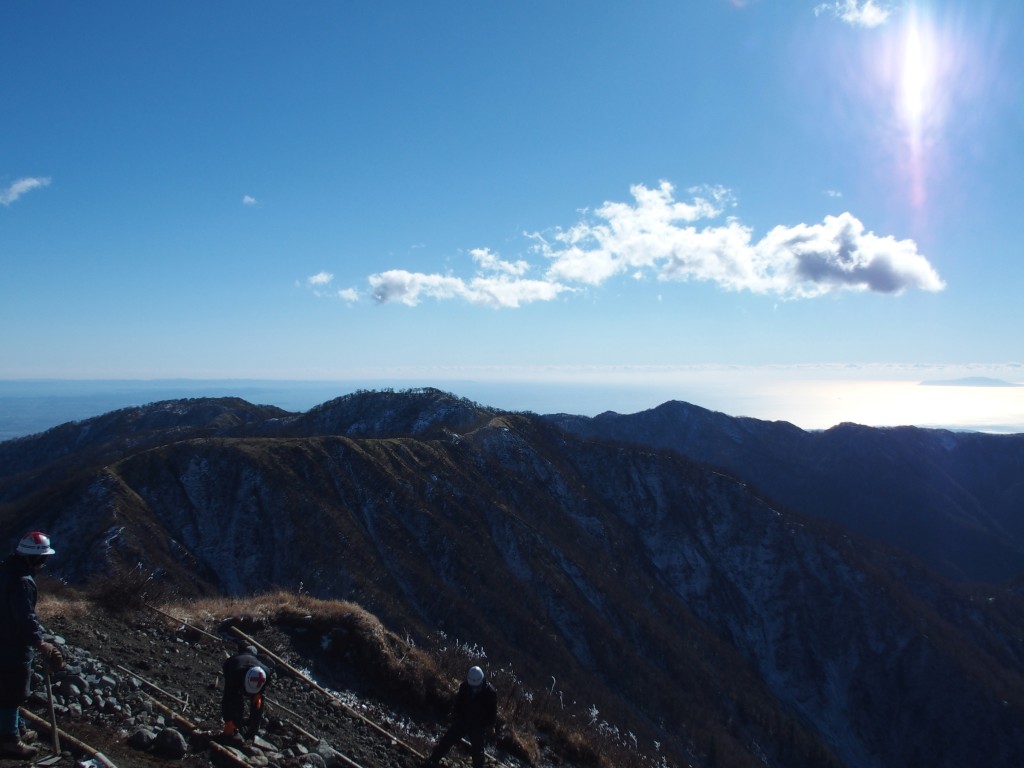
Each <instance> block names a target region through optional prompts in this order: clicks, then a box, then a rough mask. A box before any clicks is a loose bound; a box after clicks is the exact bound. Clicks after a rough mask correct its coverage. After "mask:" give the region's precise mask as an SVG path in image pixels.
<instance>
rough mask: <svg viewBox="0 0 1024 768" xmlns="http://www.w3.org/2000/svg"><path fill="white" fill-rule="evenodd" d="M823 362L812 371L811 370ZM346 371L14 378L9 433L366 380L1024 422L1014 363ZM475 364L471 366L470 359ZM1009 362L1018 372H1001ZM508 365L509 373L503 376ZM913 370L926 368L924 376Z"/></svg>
mask: <svg viewBox="0 0 1024 768" xmlns="http://www.w3.org/2000/svg"><path fill="white" fill-rule="evenodd" d="M809 370H810V371H811V374H810V375H809V374H808V371H809ZM458 373H459V372H458V371H442V372H440V373H439V372H438V371H431V372H419V373H417V372H413V371H405V372H397V373H395V374H393V375H389V376H374V377H370V376H367V377H359V378H338V379H323V380H318V379H261V378H251V379H249V378H223V379H200V378H195V379H193V378H163V379H129V378H125V379H115V378H111V379H57V378H51V379H47V378H38V379H29V378H25V379H14V378H12V379H2V380H0V441H2V440H9V439H13V438H17V437H24V436H26V435H32V434H37V433H40V432H44V431H46V430H48V429H51V428H53V427H56V426H59V425H61V424H64V423H67V422H72V421H83V420H85V419H89V418H93V417H96V416H101V415H103V414H105V413H109V412H111V411H115V410H119V409H121V408H128V407H135V406H141V405H146V404H148V403H154V402H159V401H163V400H176V399H184V398H196V397H239V398H241V399H243V400H246V401H248V402H250V403H253V404H257V405H274V406H277V407H279V408H283V409H284V410H287V411H291V412H295V413H300V412H304V411H307V410H309V409H310V408H313V407H315V406H317V405H320V404H322V403H324V402H327V401H329V400H332V399H334V398H337V397H341V396H344V395H347V394H351V393H353V392H356V391H359V390H387V389H393V390H396V391H400V390H405V389H418V388H424V387H433V388H436V389H440V390H443V391H446V392H449V393H451V394H452V395H455V396H457V397H464V398H466V399H469V400H472V401H473V402H476V403H478V404H480V405H482V406H486V407H491V408H496V409H499V410H506V411H526V412H533V413H538V414H551V413H572V414H575V415H581V416H596V415H598V414H599V413H603V412H606V411H613V412H616V413H623V414H626V413H636V412H639V411H644V410H649V409H651V408H656V407H657V406H659V405H661V404H663V403H665V402H669V401H683V402H688V403H691V404H693V405H696V406H699V407H702V408H706V409H708V410H712V411H718V412H721V413H725V414H727V415H729V416H734V417H749V418H755V419H760V420H764V421H786V422H789V423H792V424H794V425H796V426H797V427H800V428H801V429H805V430H822V429H828V428H830V427H833V426H836V425H837V424H840V423H844V422H853V423H858V424H864V425H865V426H871V427H892V426H917V427H921V428H929V429H950V430H955V431H976V432H989V433H997V434H1016V433H1024V386H1022V385H1021V384H1020V383H1019V382H1018V381H1014V380H1012V379H1013V378H1015V374H1016V375H1017V376H1019V375H1020V371H1019V370H1017V369H1016V368H1015V367H1010V368H1009V369H1002V370H996V371H993V370H981V371H979V370H977V369H976V368H971V369H970V370H966V369H961V368H957V369H951V368H948V367H942V368H932V367H926V368H919V367H901V368H894V367H892V366H876V367H873V368H869V369H865V368H864V367H863V366H858V367H856V368H851V367H846V366H829V367H822V366H816V367H813V368H806V367H799V366H762V367H746V366H689V367H685V368H683V367H678V368H670V367H643V368H640V367H634V368H628V369H627V368H618V369H586V370H581V369H574V370H572V371H568V370H565V369H557V368H553V369H548V370H546V371H544V372H543V374H544V375H543V376H542V375H540V372H538V371H533V372H524V371H510V370H507V369H504V370H498V369H478V370H476V371H475V372H473V373H475V374H477V375H472V376H469V375H467V376H464V377H462V376H459V375H457V374H458ZM463 373H468V372H466V371H463ZM992 373H998V374H1003V376H1008V378H1001V377H998V376H995V377H994V376H992V375H991V374H992ZM502 374H504V377H503V376H502ZM912 374H918V376H917V377H912Z"/></svg>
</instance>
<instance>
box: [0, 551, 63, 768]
mask: <svg viewBox="0 0 1024 768" xmlns="http://www.w3.org/2000/svg"><path fill="white" fill-rule="evenodd" d="M52 554H54V550H53V548H52V547H51V546H50V537H49V536H47V535H46V534H45V533H40V532H39V531H33V532H32V533H28V534H26V535H25V536H23V537H22V539H21V541H19V542H18V544H17V546H16V547H15V549H14V552H13V553H11V555H10V556H9V557H7V558H6V559H5V560H4V561H3V563H0V601H2V602H0V757H14V758H20V759H22V760H29V759H31V758H32V757H34V756H35V755H36V753H37V752H38V751H39V750H38V749H37V748H36V747H32V746H29V745H28V744H26V743H25V740H24V739H23V738H22V735H23V732H24V731H25V729H24V725H23V723H21V720H20V718H19V716H18V707H20V706H21V705H22V704H24V703H25V701H26V700H27V699H28V697H29V694H30V693H31V682H32V660H33V658H34V657H35V655H36V652H37V651H38V652H39V653H40V654H41V655H42V657H43V663H45V664H47V665H48V666H49V668H50V669H62V668H63V666H64V659H63V657H62V656H61V654H60V651H59V650H57V647H56V646H55V645H53V644H52V643H48V642H46V641H45V640H44V639H43V628H42V627H41V626H40V625H39V619H38V618H36V581H35V574H36V573H37V572H38V571H39V569H40V568H42V567H43V565H45V563H46V561H47V559H48V558H49V557H50V555H52Z"/></svg>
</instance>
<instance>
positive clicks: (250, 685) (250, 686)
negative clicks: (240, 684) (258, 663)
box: [245, 667, 267, 694]
mask: <svg viewBox="0 0 1024 768" xmlns="http://www.w3.org/2000/svg"><path fill="white" fill-rule="evenodd" d="M266 684H267V673H266V672H264V671H263V668H262V667H250V669H249V671H248V672H246V673H245V692H246V693H250V694H256V693H259V692H260V691H262V690H263V686H264V685H266Z"/></svg>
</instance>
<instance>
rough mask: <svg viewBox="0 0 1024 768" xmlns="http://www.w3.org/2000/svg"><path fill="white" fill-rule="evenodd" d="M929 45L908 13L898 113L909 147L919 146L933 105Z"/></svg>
mask: <svg viewBox="0 0 1024 768" xmlns="http://www.w3.org/2000/svg"><path fill="white" fill-rule="evenodd" d="M930 42H931V41H929V40H925V39H923V32H922V29H921V24H920V23H919V22H918V20H917V18H916V15H915V14H913V13H912V14H911V17H910V19H909V20H908V23H907V29H906V31H905V34H904V40H903V73H902V80H901V83H900V85H901V88H900V112H901V117H902V120H903V123H904V125H905V126H906V129H907V132H908V137H909V140H910V143H911V146H912V147H915V146H919V145H920V142H921V133H922V130H923V127H924V126H923V122H924V119H925V117H926V116H927V111H928V108H929V106H930V105H932V104H933V101H934V94H933V93H932V90H933V88H934V81H935V62H934V61H933V59H934V54H933V51H932V50H931V45H930Z"/></svg>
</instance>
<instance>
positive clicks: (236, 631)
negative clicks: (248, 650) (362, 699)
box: [231, 627, 425, 760]
mask: <svg viewBox="0 0 1024 768" xmlns="http://www.w3.org/2000/svg"><path fill="white" fill-rule="evenodd" d="M231 632H232V634H234V635H235V636H236V637H237V638H239V639H240V640H243V641H244V642H246V643H248V644H249V645H251V646H253V647H255V648H258V649H259V650H260V651H261V652H262V653H264V654H266V655H267V657H268V658H269V659H270V660H271V661H273V662H274V663H275V664H278V665H280V666H281V667H282V668H283V669H285V670H287V671H288V672H290V673H291V674H292V675H294V676H295V677H297V678H298V679H299V680H302V681H303V682H305V683H306V684H307V685H309V686H310V687H312V688H313V689H314V690H316V691H319V692H320V693H322V694H323V695H324V696H326V697H328V698H329V699H331V700H332V701H334V702H337V704H338V705H339V706H341V708H342V709H343V710H344V711H345V712H346V713H347V714H348V715H350V716H351V717H354V718H355V719H356V720H359V721H360V722H361V723H363V724H364V725H366V726H368V727H369V728H371V729H373V730H374V731H376V732H377V733H379V734H380V735H382V736H386V737H387V738H388V739H390V740H391V741H392V742H394V743H395V744H398V745H400V746H401V747H403V748H404V749H406V750H408V751H409V752H410V753H411V754H412V755H414V756H415V757H418V758H420V759H421V760H423V759H425V756H424V755H423V754H422V753H421V752H420V751H419V750H417V749H416V748H415V747H413V746H411V745H410V744H406V743H405V742H404V741H402V740H401V739H399V738H398V737H397V736H395V735H394V734H392V733H389V732H388V731H386V730H385V729H384V728H381V727H380V726H379V725H377V724H376V723H375V722H373V721H372V720H369V719H368V718H366V717H364V716H363V715H362V714H360V713H359V712H356V711H355V710H354V709H352V707H350V706H349V705H348V704H346V703H345V702H344V701H342V700H341V699H340V698H338V697H337V696H336V695H335V694H333V693H331V692H330V691H329V690H327V689H326V688H324V687H323V686H322V685H320V684H319V683H317V682H316V681H315V680H312V679H311V678H310V677H309V676H308V675H306V674H305V673H303V672H300V671H299V670H297V669H296V668H295V667H293V666H292V665H291V664H289V663H288V662H287V661H285V660H284V659H282V658H281V657H280V656H278V655H277V654H275V653H274V652H273V651H271V650H270V649H269V648H266V647H264V646H263V645H260V643H258V642H257V641H256V640H255V639H253V638H251V637H249V635H247V634H245V632H243V631H242V630H240V629H239V628H238V627H231Z"/></svg>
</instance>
